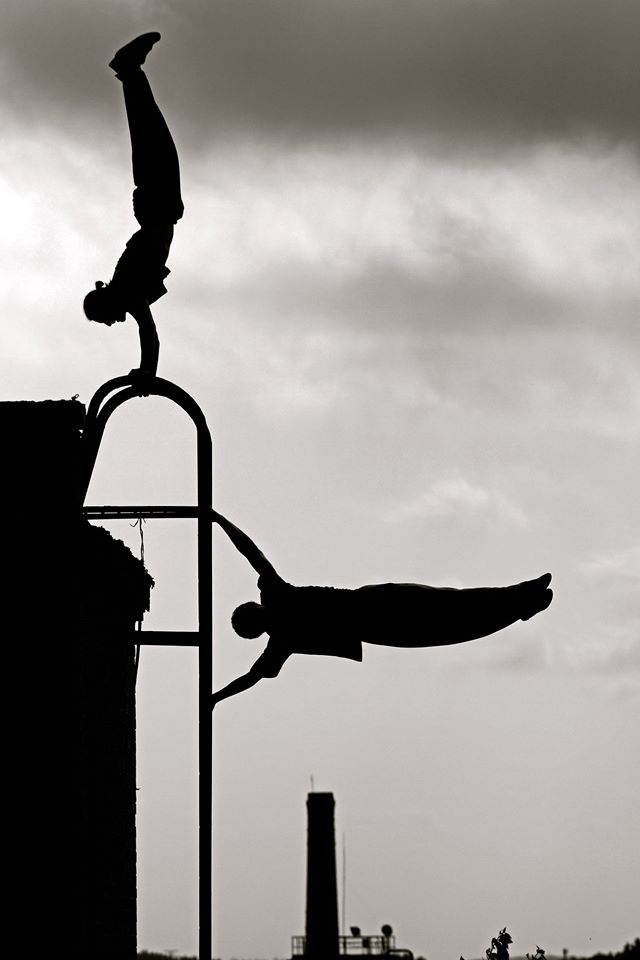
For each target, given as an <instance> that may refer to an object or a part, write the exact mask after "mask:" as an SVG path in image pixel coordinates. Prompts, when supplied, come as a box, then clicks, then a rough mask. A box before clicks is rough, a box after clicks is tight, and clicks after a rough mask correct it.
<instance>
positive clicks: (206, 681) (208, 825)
mask: <svg viewBox="0 0 640 960" xmlns="http://www.w3.org/2000/svg"><path fill="white" fill-rule="evenodd" d="M120 388H123V389H120ZM115 390H120V392H119V393H116V394H115V395H114V396H112V397H110V398H109V399H108V400H107V399H106V398H107V397H108V395H109V394H110V393H113V392H114V391H115ZM138 396H163V397H167V399H169V400H172V401H173V402H174V403H177V404H178V406H180V407H182V409H183V410H184V411H185V413H187V414H188V415H189V417H190V418H191V420H192V421H193V423H194V425H195V427H196V441H197V447H196V457H197V473H198V481H197V488H198V489H197V501H198V518H197V523H198V635H199V642H198V754H199V784H198V821H199V834H200V836H199V873H200V877H199V885H198V889H199V895H198V897H199V954H200V960H211V956H212V950H211V941H212V935H211V905H212V904H211V894H212V890H211V866H212V864H211V845H212V813H213V791H212V783H213V731H212V714H211V696H212V690H213V610H212V598H211V594H212V584H213V562H212V539H213V531H212V523H211V516H210V513H211V507H212V488H213V449H212V440H211V433H210V431H209V427H208V425H207V421H206V418H205V415H204V413H203V412H202V409H201V408H200V406H199V405H198V404H197V403H196V401H195V400H194V399H193V397H192V396H191V395H190V394H188V393H187V392H186V390H183V389H182V387H179V386H178V385H177V384H175V383H172V382H171V381H170V380H164V379H162V378H161V377H153V378H150V379H148V380H145V381H144V382H136V380H135V378H134V377H132V376H131V375H129V376H126V377H116V378H114V379H113V380H109V381H107V383H105V384H103V385H102V386H101V387H100V388H99V389H98V390H97V391H96V393H95V394H94V396H93V397H92V399H91V402H90V404H89V409H88V411H87V418H86V424H85V431H84V437H83V440H84V444H85V476H84V478H83V481H84V484H83V489H82V502H84V498H85V496H86V492H87V489H88V487H89V483H90V480H91V475H92V473H93V468H94V466H95V462H96V459H97V456H98V451H99V449H100V443H101V441H102V437H103V435H104V431H105V427H106V425H107V423H108V421H109V418H110V417H111V416H112V414H113V413H114V412H115V411H116V410H117V409H118V407H119V406H121V405H122V404H123V403H126V401H127V400H131V399H132V398H133V397H138Z"/></svg>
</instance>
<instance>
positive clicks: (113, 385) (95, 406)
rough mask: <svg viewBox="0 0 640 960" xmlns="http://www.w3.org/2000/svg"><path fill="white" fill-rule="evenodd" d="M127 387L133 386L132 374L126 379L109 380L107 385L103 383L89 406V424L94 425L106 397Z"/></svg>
mask: <svg viewBox="0 0 640 960" xmlns="http://www.w3.org/2000/svg"><path fill="white" fill-rule="evenodd" d="M127 385H133V377H132V376H131V374H127V376H126V377H114V378H113V379H112V380H107V382H106V383H103V384H102V386H101V387H98V389H97V390H96V392H95V393H94V395H93V396H92V397H91V400H90V401H89V406H88V407H87V423H92V422H93V421H94V420H95V418H96V417H97V415H98V411H99V409H100V405H101V404H102V401H103V400H104V398H105V397H106V396H108V395H109V394H110V393H112V392H113V391H114V390H117V389H118V388H119V387H124V386H127Z"/></svg>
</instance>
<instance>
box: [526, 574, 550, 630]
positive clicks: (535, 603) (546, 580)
mask: <svg viewBox="0 0 640 960" xmlns="http://www.w3.org/2000/svg"><path fill="white" fill-rule="evenodd" d="M550 583H551V574H550V573H543V574H542V576H541V577H537V578H536V579H535V580H525V582H524V583H521V584H520V588H521V589H522V591H523V598H522V600H523V607H524V610H523V613H522V615H521V617H520V619H521V620H530V619H531V617H535V615H536V613H540V612H541V611H542V610H546V609H547V607H548V606H549V604H550V603H551V601H552V600H553V590H550V589H549V584H550Z"/></svg>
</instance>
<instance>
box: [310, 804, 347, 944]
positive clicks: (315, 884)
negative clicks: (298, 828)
mask: <svg viewBox="0 0 640 960" xmlns="http://www.w3.org/2000/svg"><path fill="white" fill-rule="evenodd" d="M334 810H335V800H334V798H333V794H332V793H310V794H308V795H307V918H306V929H305V956H306V957H308V958H309V960H337V957H338V956H339V954H340V947H339V939H338V885H337V881H336V841H335V825H334Z"/></svg>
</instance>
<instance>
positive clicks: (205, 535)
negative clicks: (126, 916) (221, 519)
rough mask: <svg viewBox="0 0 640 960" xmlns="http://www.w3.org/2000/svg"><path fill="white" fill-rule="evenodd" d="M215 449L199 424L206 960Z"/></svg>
mask: <svg viewBox="0 0 640 960" xmlns="http://www.w3.org/2000/svg"><path fill="white" fill-rule="evenodd" d="M212 459H213V458H212V448H211V437H210V435H209V430H208V429H207V427H206V423H205V424H204V425H198V506H199V508H200V513H199V515H198V620H199V623H198V629H199V633H200V644H199V648H198V731H199V735H198V753H199V768H200V770H199V787H198V792H199V798H198V820H199V831H200V853H199V866H200V886H199V901H200V904H199V928H200V947H199V951H200V960H211V957H212V949H211V895H212V890H211V867H212V864H211V843H212V823H211V821H212V816H213V721H212V713H211V694H212V679H213V676H212V675H213V609H212V585H213V561H212V540H213V533H212V523H211V518H210V516H209V510H210V509H211V506H212V503H211V491H212V486H213V464H212Z"/></svg>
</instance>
